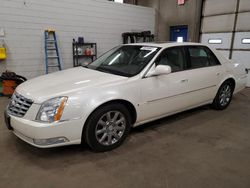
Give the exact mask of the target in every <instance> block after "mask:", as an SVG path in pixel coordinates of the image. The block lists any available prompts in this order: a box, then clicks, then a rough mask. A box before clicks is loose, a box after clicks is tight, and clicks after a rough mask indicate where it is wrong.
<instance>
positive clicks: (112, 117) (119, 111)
mask: <svg viewBox="0 0 250 188" xmlns="http://www.w3.org/2000/svg"><path fill="white" fill-rule="evenodd" d="M130 122H131V118H130V115H129V112H128V110H127V108H126V107H125V106H124V105H122V104H119V103H114V104H108V105H105V106H101V107H100V108H98V109H97V110H96V111H94V112H93V113H92V114H91V116H90V117H89V119H88V121H87V123H86V125H85V126H86V127H85V129H84V133H83V134H84V138H85V141H86V142H87V144H88V145H89V146H90V147H91V148H92V149H93V150H95V151H108V150H112V149H114V148H116V147H118V146H120V145H121V144H122V142H123V141H124V140H125V138H126V137H127V135H128V133H129V130H130V124H131V123H130Z"/></svg>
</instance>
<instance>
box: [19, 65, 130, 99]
mask: <svg viewBox="0 0 250 188" xmlns="http://www.w3.org/2000/svg"><path fill="white" fill-rule="evenodd" d="M127 79H128V78H126V77H122V76H117V75H113V74H108V73H104V72H100V71H96V70H92V69H87V68H83V67H77V68H71V69H68V70H64V71H59V72H56V73H52V74H48V75H44V76H40V77H37V78H33V79H31V80H28V81H26V82H24V83H23V84H21V85H19V86H18V87H17V89H16V92H17V93H20V94H21V95H23V96H24V97H26V98H29V99H32V100H33V101H34V102H36V103H41V102H44V101H46V100H48V99H51V98H53V97H57V96H67V94H69V95H70V94H71V93H74V92H77V91H83V90H84V91H85V90H87V89H90V88H93V87H98V86H103V85H105V84H111V83H114V82H119V81H125V80H127Z"/></svg>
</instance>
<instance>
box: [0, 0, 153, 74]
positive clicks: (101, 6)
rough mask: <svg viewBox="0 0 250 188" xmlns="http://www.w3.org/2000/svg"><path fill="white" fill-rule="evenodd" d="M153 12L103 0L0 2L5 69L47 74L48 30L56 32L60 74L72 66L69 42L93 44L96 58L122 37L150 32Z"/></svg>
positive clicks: (117, 43) (3, 68)
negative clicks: (6, 55)
mask: <svg viewBox="0 0 250 188" xmlns="http://www.w3.org/2000/svg"><path fill="white" fill-rule="evenodd" d="M154 21H155V11H154V10H153V9H151V8H146V7H140V6H134V5H128V4H120V3H114V2H109V1H106V0H53V1H52V0H0V28H3V29H4V31H5V37H3V39H4V40H5V43H6V46H7V53H8V58H7V60H6V61H4V62H0V72H2V71H5V70H6V69H8V70H11V71H14V72H16V73H18V74H20V75H23V76H26V77H27V78H32V77H35V76H38V75H42V74H44V72H45V63H44V38H43V31H44V29H46V28H54V29H55V30H56V34H57V38H58V43H59V51H60V55H61V60H62V66H63V69H66V68H69V67H72V64H73V62H72V39H73V38H77V37H78V36H84V39H85V41H86V42H96V43H97V46H98V55H101V54H102V53H104V52H105V51H107V50H109V49H110V48H112V47H114V46H116V45H119V44H121V43H122V37H121V33H123V32H126V31H131V30H151V31H152V32H154V24H155V23H154Z"/></svg>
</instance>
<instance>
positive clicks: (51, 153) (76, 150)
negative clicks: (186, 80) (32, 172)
mask: <svg viewBox="0 0 250 188" xmlns="http://www.w3.org/2000/svg"><path fill="white" fill-rule="evenodd" d="M208 109H209V106H207V105H206V106H202V107H199V108H195V109H192V110H188V111H185V112H181V113H178V114H175V115H171V116H168V117H165V118H161V119H159V120H156V121H152V122H150V123H146V124H143V125H140V126H138V127H135V128H132V129H131V132H130V135H129V136H128V140H129V139H130V137H131V136H132V137H133V138H135V139H136V136H137V135H140V134H142V133H143V134H145V133H147V132H149V131H154V130H158V131H161V129H162V128H163V127H164V128H167V129H169V133H170V134H171V130H170V129H171V126H169V125H171V124H172V123H176V122H178V121H182V120H183V119H185V118H188V117H190V116H194V115H197V114H199V113H202V112H204V111H207V110H208ZM193 126H197V124H194V125H193ZM186 128H188V127H184V126H182V128H181V129H186ZM189 128H190V127H189ZM13 137H15V136H14V135H13ZM15 143H16V148H17V149H18V150H19V151H20V152H21V153H26V154H27V155H32V158H35V159H39V158H42V159H46V158H47V159H51V158H53V159H56V158H60V157H61V156H63V158H65V157H66V158H67V157H72V156H74V155H78V156H79V155H84V156H85V157H88V156H91V157H93V156H94V155H103V153H96V152H93V151H92V150H91V149H90V148H89V147H88V146H87V145H86V144H85V143H83V144H81V145H71V146H63V147H55V148H44V149H40V148H36V147H33V146H31V145H29V144H26V143H24V142H23V141H22V140H20V139H18V138H16V142H15ZM146 143H147V140H145V142H144V144H146ZM124 145H125V146H124ZM124 145H122V147H126V142H125V143H124ZM117 150H119V148H117V149H116V150H113V151H109V152H105V153H116V152H117ZM119 151H121V150H119ZM123 151H125V150H123V149H122V152H123Z"/></svg>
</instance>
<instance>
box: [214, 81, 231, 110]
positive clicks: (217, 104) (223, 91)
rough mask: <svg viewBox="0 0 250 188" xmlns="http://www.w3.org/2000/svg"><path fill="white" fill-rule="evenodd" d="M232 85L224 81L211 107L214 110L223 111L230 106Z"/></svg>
mask: <svg viewBox="0 0 250 188" xmlns="http://www.w3.org/2000/svg"><path fill="white" fill-rule="evenodd" d="M233 91H234V85H233V83H232V82H231V81H229V80H227V81H225V82H224V83H223V84H222V85H221V86H220V88H219V90H218V92H217V94H216V96H215V98H214V101H213V103H212V107H213V108H214V109H216V110H224V109H226V108H227V107H228V105H229V104H230V102H231V100H232V97H233Z"/></svg>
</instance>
